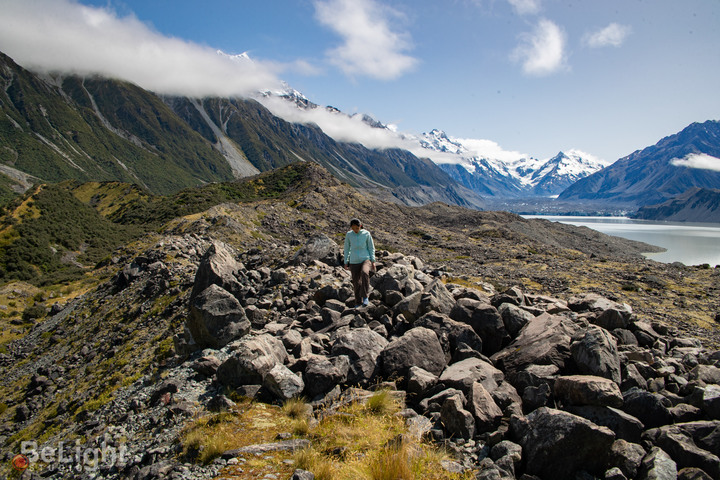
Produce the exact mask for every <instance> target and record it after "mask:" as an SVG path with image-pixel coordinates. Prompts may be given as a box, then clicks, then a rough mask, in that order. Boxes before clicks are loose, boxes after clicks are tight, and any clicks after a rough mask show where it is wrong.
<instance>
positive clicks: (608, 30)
mask: <svg viewBox="0 0 720 480" xmlns="http://www.w3.org/2000/svg"><path fill="white" fill-rule="evenodd" d="M631 32H632V29H631V28H630V27H629V26H627V25H620V24H619V23H611V24H610V25H608V26H607V27H605V28H603V29H601V30H598V31H597V32H594V33H589V34H587V35H585V37H584V43H585V45H587V46H589V47H592V48H599V47H607V46H612V47H619V46H620V45H622V44H623V42H624V41H625V39H626V38H627V36H628V35H630V33H631Z"/></svg>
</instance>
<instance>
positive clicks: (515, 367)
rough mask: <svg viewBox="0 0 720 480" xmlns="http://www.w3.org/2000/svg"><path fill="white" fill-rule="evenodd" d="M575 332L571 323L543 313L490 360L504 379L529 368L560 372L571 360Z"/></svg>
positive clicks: (562, 318)
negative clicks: (556, 369) (572, 340)
mask: <svg viewBox="0 0 720 480" xmlns="http://www.w3.org/2000/svg"><path fill="white" fill-rule="evenodd" d="M577 330H578V327H577V326H576V325H575V324H574V323H572V322H571V321H570V320H567V319H566V318H564V317H562V316H560V315H550V314H547V313H544V314H542V315H540V316H537V317H535V318H534V319H532V320H531V321H530V322H528V324H527V325H525V327H523V329H522V330H520V334H519V335H518V337H517V338H516V339H515V340H514V341H513V342H512V343H511V344H510V345H508V346H507V347H505V348H504V349H503V350H501V351H500V352H497V353H496V354H494V355H493V356H492V357H490V358H491V360H492V361H493V363H494V364H495V365H496V366H498V367H499V368H500V369H501V370H502V371H503V372H505V374H506V375H513V374H515V373H516V372H520V371H521V370H524V369H525V368H526V367H528V366H530V365H555V366H557V367H558V368H560V369H562V368H564V367H565V363H566V362H567V361H568V359H569V358H570V341H571V338H572V335H573V334H575V333H576V332H577Z"/></svg>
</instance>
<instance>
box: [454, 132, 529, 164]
mask: <svg viewBox="0 0 720 480" xmlns="http://www.w3.org/2000/svg"><path fill="white" fill-rule="evenodd" d="M457 141H458V142H460V143H461V144H462V145H463V146H464V147H465V148H467V149H468V153H469V154H470V155H471V156H473V157H481V158H491V159H497V160H502V161H503V162H505V163H512V162H516V161H518V160H522V159H526V158H528V157H529V155H527V154H525V153H520V152H516V151H512V150H505V149H504V148H502V147H501V146H500V144H498V143H497V142H493V141H492V140H484V139H473V138H458V139H457Z"/></svg>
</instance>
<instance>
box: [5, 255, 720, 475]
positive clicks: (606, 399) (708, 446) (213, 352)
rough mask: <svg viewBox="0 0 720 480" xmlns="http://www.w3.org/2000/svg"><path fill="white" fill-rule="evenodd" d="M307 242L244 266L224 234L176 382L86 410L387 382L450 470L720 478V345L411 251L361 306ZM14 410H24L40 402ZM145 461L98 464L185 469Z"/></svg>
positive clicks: (283, 395) (205, 402)
mask: <svg viewBox="0 0 720 480" xmlns="http://www.w3.org/2000/svg"><path fill="white" fill-rule="evenodd" d="M320 243H322V242H320ZM310 244H312V242H310ZM308 250H312V251H316V249H315V247H312V248H310V249H308ZM321 250H322V249H321ZM330 250H332V249H330ZM306 253H307V254H308V255H309V256H298V255H295V256H293V258H291V259H290V260H289V261H287V262H286V263H283V265H284V266H282V267H277V266H276V267H275V268H270V267H266V266H257V267H253V268H248V267H246V266H245V265H246V264H243V262H241V261H240V258H241V256H240V254H239V253H238V252H236V251H234V250H233V249H232V248H230V247H228V246H227V245H224V244H223V243H221V242H217V241H215V242H213V243H212V244H211V245H210V247H209V249H208V250H207V252H206V253H205V254H204V255H203V257H202V259H201V260H200V261H199V267H198V269H197V273H196V276H195V280H194V284H193V287H192V294H191V295H190V296H189V297H188V298H187V301H188V303H187V306H186V308H187V316H186V320H185V325H183V330H184V333H180V332H178V335H177V336H176V338H175V347H176V351H175V353H176V356H175V358H174V359H173V364H172V365H171V366H168V372H167V377H166V378H169V379H172V382H168V381H166V382H164V383H157V382H155V383H153V382H152V380H150V379H145V380H143V381H144V382H147V383H146V384H143V383H142V382H139V383H138V384H135V385H132V386H131V387H128V388H127V392H128V393H122V392H125V390H122V389H121V390H120V391H119V392H120V393H118V394H117V397H118V399H123V400H122V402H127V403H122V402H121V401H120V400H118V401H117V402H114V404H113V405H114V406H108V407H107V409H104V408H103V409H99V410H98V411H97V412H95V413H87V414H86V415H88V418H87V419H86V420H87V421H92V418H98V419H103V421H109V420H108V419H109V418H117V415H116V416H115V417H112V415H115V414H114V413H112V414H111V413H110V412H112V409H113V408H114V409H116V410H118V409H119V410H121V411H122V412H124V413H123V414H122V415H125V417H128V416H130V415H131V413H128V412H135V411H137V412H142V410H143V409H145V413H149V412H150V411H151V410H152V415H161V416H163V418H164V419H166V420H163V421H164V422H166V423H167V425H169V426H168V427H167V428H168V429H169V430H167V431H168V432H171V431H177V430H178V429H179V428H180V426H181V425H182V421H183V419H184V418H189V417H190V416H192V415H194V414H196V410H203V409H205V410H213V411H217V410H222V409H227V408H229V407H231V406H232V401H231V400H229V399H228V398H227V397H226V396H225V395H226V394H227V395H228V396H230V395H229V394H228V393H227V392H228V391H234V392H236V393H240V394H243V395H247V396H252V397H255V398H257V399H258V400H262V401H267V402H276V403H281V402H284V401H286V400H288V399H291V398H297V397H304V398H305V399H307V400H308V401H309V402H310V403H311V405H312V406H313V407H314V408H315V415H317V416H320V415H324V414H327V412H329V411H332V410H333V405H334V402H337V401H341V400H339V399H342V398H343V395H342V394H343V392H345V393H347V392H349V391H353V392H357V391H358V390H357V387H363V388H371V387H372V386H374V385H380V384H382V385H385V386H392V387H394V388H395V389H397V390H401V391H402V393H398V396H399V397H402V398H405V401H406V406H407V409H406V410H405V411H404V412H403V415H404V416H406V417H408V418H409V419H413V420H408V421H409V423H410V424H411V425H414V426H415V427H414V428H415V429H417V428H419V427H418V426H422V428H421V430H420V433H418V435H421V436H425V437H427V438H428V439H431V440H432V441H435V442H438V443H440V444H442V445H443V446H444V447H446V448H447V449H448V450H450V451H451V452H454V453H455V454H456V455H457V459H456V462H455V464H454V465H455V466H454V467H453V468H457V469H458V471H465V470H468V469H475V470H476V471H477V472H478V473H477V475H478V476H477V478H503V479H513V478H539V479H543V480H545V479H547V480H550V479H575V478H578V477H580V478H618V479H621V478H643V479H644V478H670V477H668V475H670V476H672V475H678V472H681V471H685V472H686V473H685V474H687V475H690V474H697V475H702V474H705V475H708V476H709V477H710V478H717V476H718V474H719V473H720V411H719V410H720V408H719V407H720V406H719V405H718V402H719V400H718V399H719V398H720V385H718V383H719V382H720V368H718V362H720V352H712V351H708V350H706V349H704V348H703V347H701V346H700V345H699V344H698V343H697V342H695V341H693V340H692V339H688V338H684V337H683V336H682V335H678V332H676V331H674V330H673V329H672V328H670V327H668V326H667V325H662V324H657V323H654V322H650V321H648V320H646V319H644V318H642V317H641V316H639V315H637V314H636V313H633V311H632V309H631V308H630V307H629V306H628V305H623V304H618V303H616V302H614V301H612V300H610V299H607V298H604V297H601V296H598V295H596V294H589V295H586V296H583V297H575V298H571V299H567V300H564V299H560V298H552V297H546V296H535V295H531V294H529V293H528V292H523V291H522V290H521V289H519V288H512V289H509V290H507V291H504V292H493V291H491V290H487V289H485V290H480V289H474V288H470V287H468V286H461V285H459V284H455V283H452V282H448V281H447V280H448V278H447V277H445V276H444V274H443V273H442V271H441V270H439V269H433V268H432V267H429V266H427V265H425V264H424V263H423V262H422V261H421V260H419V259H417V258H415V257H409V256H408V257H406V256H404V255H402V254H398V253H394V254H390V253H388V252H378V271H377V273H376V274H375V275H374V277H373V279H372V285H373V290H372V292H371V295H370V300H371V301H370V305H368V306H367V307H360V308H356V307H355V306H354V301H353V299H352V289H351V286H350V279H349V277H348V274H347V272H345V271H344V269H342V267H341V266H338V265H333V264H332V261H331V260H329V258H331V257H332V255H331V256H330V257H327V256H326V255H325V254H323V253H322V252H320V253H318V254H315V253H313V254H310V253H309V252H306ZM303 255H305V253H303ZM301 258H302V259H303V260H302V261H301V260H300V259H301ZM322 259H325V260H327V261H329V262H331V263H325V262H324V261H322ZM305 261H307V262H308V263H305ZM135 281H136V282H137V281H139V280H135ZM40 373H42V375H41V374H40ZM58 376H59V374H56V373H55V374H54V373H53V371H52V370H51V369H45V370H43V371H42V372H39V373H38V375H37V376H36V377H33V378H34V380H33V381H32V382H30V384H29V385H28V392H27V396H28V398H29V399H32V398H43V396H45V395H47V393H46V392H48V391H50V390H51V389H52V388H53V382H56V381H57V380H56V379H57V377H58ZM133 389H135V390H133ZM149 389H151V391H147V390H149ZM131 392H133V395H131V394H130V393H131ZM137 392H146V393H145V394H143V395H137ZM189 392H193V393H192V395H191V394H190V393H189ZM132 398H135V400H134V401H135V403H132V402H133V400H131V399H132ZM138 398H139V399H141V400H137V399H138ZM125 399H126V400H125ZM163 409H164V410H163ZM168 411H170V412H172V413H165V412H168ZM156 412H163V413H161V414H158V413H156ZM323 412H325V413H323ZM15 414H16V415H17V417H18V418H17V421H24V420H23V418H25V417H29V416H32V415H33V410H32V408H26V409H24V410H23V409H16V410H15ZM93 415H94V417H93ZM133 415H134V413H133ZM132 418H135V417H134V416H133V417H132ZM98 421H100V420H98ZM133 421H137V422H140V420H133ZM170 426H172V428H175V429H176V430H172V429H170ZM166 440H167V439H166ZM153 441H155V440H153ZM159 441H160V440H159V439H158V440H157V442H159ZM153 445H154V444H153ZM142 448H144V449H148V448H150V446H149V445H148V444H147V443H144V444H142ZM139 449H140V446H138V447H137V448H136V450H139ZM134 453H136V454H137V455H138V457H139V458H142V455H140V454H139V452H138V451H135V452H134ZM232 456H233V455H232V452H230V453H227V454H226V455H225V457H227V458H225V459H223V460H222V461H228V460H227V459H229V458H231V457H232ZM133 458H134V457H133ZM142 462H143V463H141V462H140V461H139V460H138V461H137V462H136V463H134V464H132V463H131V464H128V465H127V466H126V469H125V470H123V471H118V472H114V473H113V472H103V473H104V474H107V475H106V477H105V478H124V477H123V475H125V476H126V477H127V475H128V474H129V473H130V472H131V471H132V472H135V473H138V472H140V471H145V470H143V469H149V470H147V472H146V473H143V474H142V478H159V477H158V475H161V474H160V473H157V475H156V476H153V475H155V474H153V473H152V471H151V470H152V469H151V467H153V466H155V468H156V470H157V471H158V472H160V471H161V470H162V471H163V472H166V471H167V472H171V471H178V469H180V468H181V466H180V465H178V464H177V463H173V462H176V461H175V460H174V456H173V453H172V451H170V450H165V451H163V452H162V453H158V454H157V455H155V456H153V457H152V458H151V459H144V460H142ZM173 469H176V470H173ZM693 472H694V473H693ZM698 472H700V473H698ZM58 474H59V475H61V474H62V472H58ZM311 474H312V472H296V474H295V475H296V476H298V478H305V477H302V476H308V475H311ZM50 478H61V477H50ZM135 478H140V477H135ZM193 478H200V477H199V476H196V477H193ZM308 478H310V477H308ZM672 478H675V477H672ZM688 478H690V477H688ZM698 478H700V477H698Z"/></svg>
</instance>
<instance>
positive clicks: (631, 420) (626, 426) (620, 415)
mask: <svg viewBox="0 0 720 480" xmlns="http://www.w3.org/2000/svg"><path fill="white" fill-rule="evenodd" d="M567 410H568V411H569V412H570V413H573V414H575V415H578V416H580V417H583V418H586V419H588V420H590V421H591V422H593V423H594V424H596V425H600V426H602V427H608V428H609V429H610V430H612V431H613V432H615V434H616V435H617V438H619V439H623V440H627V441H628V442H631V443H639V442H640V439H641V436H642V433H643V430H644V429H645V426H644V425H643V423H642V422H641V421H640V420H638V419H637V418H635V417H633V416H632V415H629V414H627V413H625V412H623V411H622V410H619V409H617V408H612V407H599V406H596V405H583V406H569V407H567Z"/></svg>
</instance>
